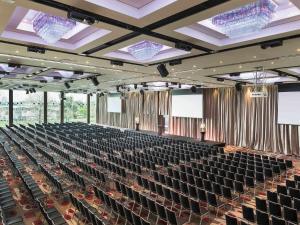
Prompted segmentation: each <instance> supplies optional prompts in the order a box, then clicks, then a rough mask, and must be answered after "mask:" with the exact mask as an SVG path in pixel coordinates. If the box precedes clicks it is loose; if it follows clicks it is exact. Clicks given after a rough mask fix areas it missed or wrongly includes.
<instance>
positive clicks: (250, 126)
mask: <svg viewBox="0 0 300 225" xmlns="http://www.w3.org/2000/svg"><path fill="white" fill-rule="evenodd" d="M267 90H268V93H269V96H268V97H267V98H251V97H250V87H244V88H243V89H242V91H240V92H237V91H236V90H235V88H215V89H213V88H210V89H204V90H203V102H204V103H203V104H204V118H205V120H203V122H205V124H206V139H207V140H213V141H220V142H226V144H230V145H237V146H244V147H250V148H253V149H257V150H263V151H272V152H276V153H284V154H296V155H299V154H300V126H292V125H278V124H277V86H269V87H267ZM171 104H172V103H171V93H170V92H168V91H163V92H146V93H145V95H141V94H140V93H129V94H127V98H126V100H125V105H126V113H122V114H120V113H107V99H106V96H105V97H101V98H100V99H99V107H100V109H99V112H100V115H99V122H100V124H107V125H111V126H118V127H124V128H134V125H135V117H136V116H138V117H139V118H140V128H141V129H142V130H150V131H157V117H158V115H170V119H169V133H170V134H174V135H180V136H188V137H194V138H199V137H200V124H201V123H202V119H195V118H178V117H172V115H171Z"/></svg>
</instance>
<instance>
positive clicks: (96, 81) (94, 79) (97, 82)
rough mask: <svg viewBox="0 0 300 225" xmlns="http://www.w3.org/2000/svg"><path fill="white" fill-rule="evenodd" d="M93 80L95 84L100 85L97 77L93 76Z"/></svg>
mask: <svg viewBox="0 0 300 225" xmlns="http://www.w3.org/2000/svg"><path fill="white" fill-rule="evenodd" d="M91 81H92V83H93V84H94V86H98V85H99V81H98V79H97V77H91Z"/></svg>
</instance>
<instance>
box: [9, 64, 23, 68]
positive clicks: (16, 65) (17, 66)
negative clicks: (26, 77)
mask: <svg viewBox="0 0 300 225" xmlns="http://www.w3.org/2000/svg"><path fill="white" fill-rule="evenodd" d="M8 67H13V68H21V65H20V64H16V63H8Z"/></svg>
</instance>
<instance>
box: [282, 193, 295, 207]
mask: <svg viewBox="0 0 300 225" xmlns="http://www.w3.org/2000/svg"><path fill="white" fill-rule="evenodd" d="M279 202H280V204H281V205H282V206H287V207H292V198H291V196H288V195H283V194H279Z"/></svg>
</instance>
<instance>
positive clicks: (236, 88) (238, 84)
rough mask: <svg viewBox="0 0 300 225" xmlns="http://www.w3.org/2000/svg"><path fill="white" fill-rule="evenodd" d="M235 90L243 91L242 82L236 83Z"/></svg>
mask: <svg viewBox="0 0 300 225" xmlns="http://www.w3.org/2000/svg"><path fill="white" fill-rule="evenodd" d="M235 90H236V91H241V90H242V84H241V83H236V84H235Z"/></svg>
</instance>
